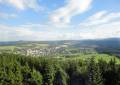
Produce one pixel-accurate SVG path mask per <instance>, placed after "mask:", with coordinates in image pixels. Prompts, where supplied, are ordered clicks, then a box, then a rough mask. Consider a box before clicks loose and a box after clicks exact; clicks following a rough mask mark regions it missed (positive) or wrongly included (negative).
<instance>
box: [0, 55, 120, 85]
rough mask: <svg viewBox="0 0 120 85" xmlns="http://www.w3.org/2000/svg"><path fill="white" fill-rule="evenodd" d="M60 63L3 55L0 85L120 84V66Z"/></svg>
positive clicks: (89, 60) (61, 61) (91, 59)
mask: <svg viewBox="0 0 120 85" xmlns="http://www.w3.org/2000/svg"><path fill="white" fill-rule="evenodd" d="M94 58H95V57H92V58H90V59H88V60H86V61H83V60H80V59H75V60H70V59H68V60H66V61H65V60H60V58H59V59H57V58H45V57H30V56H23V55H16V54H8V53H7V54H6V53H3V54H0V85H120V65H119V64H116V60H115V59H111V61H110V62H106V61H104V60H102V59H101V60H99V61H98V62H96V61H95V59H94Z"/></svg>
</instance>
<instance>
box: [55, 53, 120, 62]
mask: <svg viewBox="0 0 120 85" xmlns="http://www.w3.org/2000/svg"><path fill="white" fill-rule="evenodd" d="M91 57H94V58H95V61H96V62H98V61H99V60H101V59H102V60H104V61H106V62H109V61H111V60H114V59H115V61H116V63H117V64H120V59H119V58H118V57H115V56H110V55H107V54H88V55H84V54H82V55H81V54H80V55H76V56H73V57H72V56H71V57H57V58H59V59H60V60H65V61H67V60H68V61H69V60H75V61H79V60H83V61H87V60H89V59H90V58H91Z"/></svg>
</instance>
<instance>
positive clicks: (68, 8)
mask: <svg viewBox="0 0 120 85" xmlns="http://www.w3.org/2000/svg"><path fill="white" fill-rule="evenodd" d="M91 2H92V0H67V3H66V5H65V6H64V7H61V8H58V9H56V10H55V11H54V12H53V13H52V14H51V16H50V19H51V20H52V22H54V23H58V24H59V23H65V24H66V23H70V21H71V18H72V17H73V16H76V15H78V14H81V13H83V12H85V11H87V10H88V9H90V5H91Z"/></svg>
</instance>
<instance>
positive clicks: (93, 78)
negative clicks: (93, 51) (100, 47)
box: [88, 57, 103, 85]
mask: <svg viewBox="0 0 120 85" xmlns="http://www.w3.org/2000/svg"><path fill="white" fill-rule="evenodd" d="M88 84H89V85H103V79H102V73H101V71H100V68H99V66H98V64H96V63H95V60H94V57H92V58H91V59H90V61H89V65H88Z"/></svg>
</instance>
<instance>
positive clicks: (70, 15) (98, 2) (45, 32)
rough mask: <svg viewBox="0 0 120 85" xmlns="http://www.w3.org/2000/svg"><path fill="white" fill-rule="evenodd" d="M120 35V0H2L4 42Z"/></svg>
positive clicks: (0, 16)
mask: <svg viewBox="0 0 120 85" xmlns="http://www.w3.org/2000/svg"><path fill="white" fill-rule="evenodd" d="M104 38H120V0H0V41H19V40H26V41H44V40H81V39H104Z"/></svg>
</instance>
